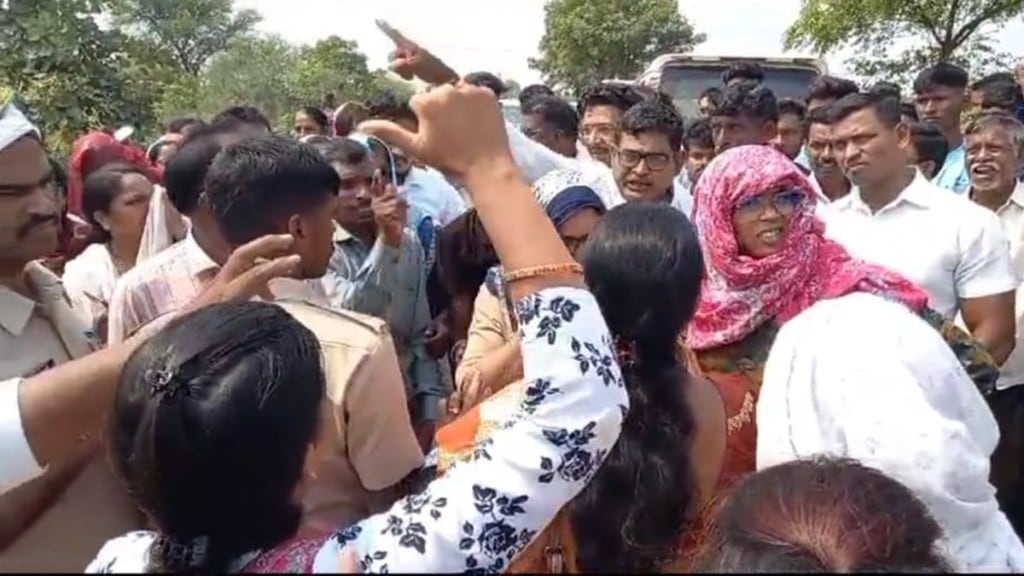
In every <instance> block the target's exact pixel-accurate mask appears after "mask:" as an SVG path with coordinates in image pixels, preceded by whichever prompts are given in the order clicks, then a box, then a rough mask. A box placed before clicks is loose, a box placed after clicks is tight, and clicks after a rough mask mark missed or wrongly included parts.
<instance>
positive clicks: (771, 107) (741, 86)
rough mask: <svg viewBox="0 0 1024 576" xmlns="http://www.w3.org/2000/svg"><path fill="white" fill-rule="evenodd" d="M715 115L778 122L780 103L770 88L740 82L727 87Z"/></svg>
mask: <svg viewBox="0 0 1024 576" xmlns="http://www.w3.org/2000/svg"><path fill="white" fill-rule="evenodd" d="M714 115H715V116H725V117H729V118H737V117H740V116H746V117H748V118H753V119H755V120H772V121H775V122H778V120H779V103H778V101H776V100H775V94H774V93H773V92H772V91H771V90H770V89H769V88H767V87H765V86H762V85H761V84H754V83H753V82H739V83H737V84H733V85H732V86H729V87H727V88H726V89H725V92H724V94H723V95H722V104H721V105H720V106H718V108H716V109H715V112H714Z"/></svg>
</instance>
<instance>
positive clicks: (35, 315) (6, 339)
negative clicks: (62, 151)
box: [0, 104, 141, 572]
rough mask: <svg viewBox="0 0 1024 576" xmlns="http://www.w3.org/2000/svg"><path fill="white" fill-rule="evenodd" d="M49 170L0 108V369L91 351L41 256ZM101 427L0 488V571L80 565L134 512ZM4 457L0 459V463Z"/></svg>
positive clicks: (53, 244)
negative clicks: (65, 454) (59, 457)
mask: <svg viewBox="0 0 1024 576" xmlns="http://www.w3.org/2000/svg"><path fill="white" fill-rule="evenodd" d="M52 176H53V175H52V171H51V168H50V164H49V162H48V160H47V157H46V154H45V152H44V150H43V147H42V145H41V143H40V141H39V137H38V133H37V132H36V130H35V128H34V127H33V126H32V125H31V124H30V123H29V122H28V121H27V120H26V119H25V117H24V115H22V114H21V112H20V111H18V110H17V109H16V108H15V107H14V106H13V105H10V104H8V105H6V106H4V107H3V109H0V379H6V378H17V377H25V376H32V375H34V374H38V373H39V372H41V371H43V370H46V369H47V368H50V367H53V366H55V365H57V364H61V363H64V362H67V361H68V360H70V359H72V358H77V357H81V356H84V355H86V354H88V353H90V352H91V351H92V350H93V339H92V337H91V334H90V333H89V332H88V329H87V327H86V325H85V323H84V322H83V321H82V319H81V318H79V317H78V316H77V315H76V314H75V313H74V311H73V310H72V309H71V305H70V303H69V301H68V299H67V297H66V295H65V294H64V289H63V287H62V286H61V283H60V279H59V278H57V277H56V276H54V275H53V273H51V272H50V271H49V270H47V269H46V268H45V267H43V266H42V265H41V264H40V263H39V262H38V260H39V259H40V258H43V257H45V256H47V255H48V254H51V253H53V251H54V250H55V249H56V248H57V237H58V225H59V215H58V212H57V202H56V200H57V198H56V194H55V190H54V187H53V183H52ZM99 432H100V431H99V430H97V431H96V434H95V435H93V436H92V437H87V438H83V440H82V448H81V453H80V455H79V456H78V457H76V458H72V459H70V460H69V461H66V462H57V463H54V464H53V465H52V466H50V468H49V470H48V471H47V472H46V473H45V474H44V475H43V476H42V477H40V478H38V479H36V480H34V481H32V482H29V483H27V484H25V485H23V486H20V487H18V488H17V489H15V490H13V491H11V492H8V493H7V494H4V495H3V496H2V497H0V572H20V571H31V572H41V571H64V572H75V571H81V570H82V569H84V568H85V566H86V564H87V563H88V561H89V560H90V559H91V558H92V557H93V555H95V553H96V551H97V550H98V549H99V547H100V546H101V545H102V544H103V542H105V541H106V540H107V539H108V538H110V537H113V536H116V535H118V534H123V533H124V532H125V531H127V530H133V529H137V528H139V527H140V526H141V522H140V520H141V516H140V515H139V514H138V513H137V512H136V511H135V509H134V507H133V506H132V505H131V503H130V500H129V499H128V495H127V494H126V493H125V491H124V490H123V488H121V487H120V486H119V485H118V483H117V482H116V481H115V479H114V476H113V473H112V472H111V471H110V470H109V469H108V468H107V466H106V460H105V459H104V458H103V457H102V454H101V450H100V447H99V442H98V439H99V435H100V434H99ZM0 465H2V464H0Z"/></svg>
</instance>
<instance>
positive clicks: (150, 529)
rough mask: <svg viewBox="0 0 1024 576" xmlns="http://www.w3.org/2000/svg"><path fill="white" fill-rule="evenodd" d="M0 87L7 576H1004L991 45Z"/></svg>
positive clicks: (1, 495) (1008, 201)
mask: <svg viewBox="0 0 1024 576" xmlns="http://www.w3.org/2000/svg"><path fill="white" fill-rule="evenodd" d="M382 29H383V30H384V32H385V33H386V34H387V35H388V36H389V37H390V38H391V40H392V41H393V42H394V52H393V53H392V54H391V67H392V69H393V70H394V71H395V72H397V73H398V74H400V75H402V76H404V77H407V78H411V77H414V76H415V77H417V78H419V79H420V80H422V81H424V82H426V83H427V84H429V85H431V89H430V90H428V91H426V92H424V93H422V94H419V95H416V96H414V97H413V98H412V99H411V100H403V99H401V98H398V97H397V96H395V95H394V94H392V93H386V94H382V95H380V97H379V98H375V99H373V100H371V101H368V102H347V103H344V104H342V105H341V106H339V107H336V108H335V107H334V106H333V105H332V106H331V108H330V109H327V110H325V109H323V107H321V106H311V107H309V108H304V109H302V110H299V111H297V112H296V114H295V118H294V126H293V130H292V133H291V134H288V135H281V134H274V133H273V132H274V131H273V129H272V126H271V123H270V122H269V121H268V120H267V118H266V117H265V116H264V115H263V114H262V113H261V112H260V111H259V110H257V109H255V108H252V107H249V106H233V107H230V108H228V109H226V110H225V111H224V112H222V113H221V114H218V115H217V116H215V117H213V118H210V119H205V120H204V119H199V118H181V119H177V120H174V121H172V122H169V123H168V125H167V127H166V133H165V134H164V135H163V136H161V137H160V138H159V139H158V140H157V141H156V142H154V143H153V144H152V145H150V146H149V147H148V149H147V148H143V147H141V146H139V145H137V144H135V143H133V142H131V141H130V139H129V138H128V137H126V136H125V135H124V134H114V133H110V132H108V131H103V130H98V131H96V132H93V133H89V134H85V135H83V136H82V137H81V138H80V139H79V140H78V141H77V142H76V143H75V145H74V146H73V149H72V153H71V156H70V158H69V160H68V162H67V163H66V165H62V164H61V163H58V162H55V161H53V160H52V159H51V158H50V156H48V154H47V149H46V146H45V135H44V134H42V133H41V132H40V130H39V129H37V127H35V126H33V124H32V123H31V122H30V120H29V119H28V118H26V117H25V116H24V115H23V114H22V113H21V112H20V111H19V110H18V109H17V108H16V107H14V106H13V105H8V106H6V107H4V108H3V109H2V110H0V571H2V572H53V571H63V572H80V571H82V570H85V571H87V572H101V573H107V572H130V573H141V572H190V573H204V574H205V573H211V574H212V573H224V572H250V573H253V572H255V573H260V572H343V573H352V572H463V571H465V572H474V573H484V572H486V573H495V572H514V573H515V572H529V573H558V572H625V571H631V572H640V571H642V572H690V571H702V572H723V573H750V572H781V571H794V572H851V571H887V572H948V571H968V572H1024V545H1022V543H1021V538H1020V534H1021V531H1022V530H1024V494H1022V490H1024V478H1022V455H1024V396H1022V392H1021V391H1022V390H1024V345H1021V344H1020V340H1019V339H1020V338H1021V337H1022V336H1024V303H1018V302H1017V300H1018V298H1017V294H1018V291H1019V288H1020V286H1021V280H1022V277H1024V252H1022V250H1021V244H1022V242H1024V183H1022V182H1024V125H1022V123H1021V122H1022V120H1024V88H1022V86H1024V62H1022V63H1021V65H1020V66H1018V68H1017V69H1016V70H1015V71H1014V72H1012V73H1001V74H993V75H991V76H986V77H984V78H982V79H980V80H977V81H974V82H973V83H972V82H971V79H970V77H969V75H968V73H967V72H966V71H965V70H963V69H961V68H959V67H957V66H954V65H951V64H947V63H939V64H936V65H934V66H932V67H929V68H927V69H925V70H923V71H921V72H920V74H919V75H918V76H917V78H916V81H915V82H914V85H913V94H912V95H910V96H909V97H908V99H907V100H904V99H903V97H902V94H901V93H900V89H899V87H898V86H895V85H893V84H890V83H880V84H877V85H875V86H872V87H870V88H868V89H862V88H861V87H859V86H858V85H857V84H856V83H854V82H852V81H850V80H846V79H843V78H837V77H833V76H821V77H819V78H817V79H816V80H814V82H813V83H812V84H811V85H810V86H809V87H808V91H807V95H806V98H805V99H803V100H799V101H798V100H793V99H777V98H776V97H775V95H774V94H773V93H772V91H771V90H770V89H769V88H768V87H767V86H765V84H764V80H765V78H764V73H763V71H762V70H761V69H760V68H758V67H757V66H756V65H755V64H750V63H739V64H736V65H734V66H733V67H731V68H730V69H729V70H728V71H726V73H725V74H724V75H723V78H722V84H721V85H720V86H713V87H708V89H707V90H706V91H705V92H704V93H703V94H702V95H701V97H700V100H699V110H700V116H701V117H699V118H693V119H689V120H684V119H683V118H682V117H681V116H680V114H679V112H678V111H677V109H676V107H675V105H674V103H673V101H672V100H671V98H669V97H668V96H666V95H664V94H662V93H660V92H658V91H657V90H654V89H650V88H646V87H643V86H636V85H625V84H621V83H614V84H613V83H603V84H599V85H596V86H594V87H593V88H591V89H589V90H587V91H586V92H585V93H583V94H582V95H581V96H580V97H579V99H578V102H577V104H576V105H575V106H573V105H572V104H570V103H569V102H568V101H566V100H565V99H563V98H561V97H559V96H558V95H556V94H555V93H554V91H552V90H551V89H549V88H547V87H546V86H541V85H535V86H530V87H527V88H526V89H524V90H523V91H522V94H521V95H520V100H521V112H522V123H521V125H518V126H516V125H512V124H509V123H508V122H507V121H505V120H504V119H503V117H502V114H501V111H500V106H499V103H498V99H499V98H500V97H501V96H502V92H503V90H504V88H503V86H502V85H501V82H500V80H498V79H497V78H496V77H494V76H493V75H490V74H487V73H473V74H469V75H465V76H462V75H460V74H458V73H457V72H456V71H454V70H453V69H452V68H450V67H449V66H448V65H446V64H445V63H444V62H443V61H442V60H441V59H440V58H438V57H437V56H436V55H434V54H433V53H431V52H430V51H429V50H427V49H425V48H424V47H422V46H420V45H418V44H417V43H415V42H414V41H412V40H410V39H408V38H406V37H405V36H403V35H402V34H401V33H400V32H398V31H396V30H394V29H392V28H390V27H387V26H382Z"/></svg>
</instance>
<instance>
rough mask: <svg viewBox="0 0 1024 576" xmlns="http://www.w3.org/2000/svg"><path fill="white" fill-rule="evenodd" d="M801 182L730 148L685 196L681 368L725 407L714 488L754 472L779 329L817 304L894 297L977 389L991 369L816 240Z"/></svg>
mask: <svg viewBox="0 0 1024 576" xmlns="http://www.w3.org/2000/svg"><path fill="white" fill-rule="evenodd" d="M816 202H817V197H816V195H815V194H814V191H813V188H812V187H811V185H810V183H809V182H808V180H807V178H806V177H805V176H804V175H803V173H802V172H800V170H799V169H798V168H797V167H796V165H795V164H794V163H793V162H792V161H791V160H789V159H788V158H786V157H785V156H784V155H782V154H781V153H779V152H777V151H776V150H774V149H772V148H770V147H767V146H741V147H738V148H733V149H731V150H729V151H727V152H725V153H723V154H721V155H720V156H718V157H717V158H716V159H715V160H713V161H712V162H711V164H709V165H708V167H707V168H706V169H705V171H704V174H703V175H702V176H701V179H700V182H699V183H698V184H697V186H696V189H695V193H694V210H693V220H694V225H695V226H696V228H697V231H698V235H699V237H700V241H701V246H702V248H703V250H704V259H705V267H706V275H705V278H704V282H703V284H702V287H701V300H700V304H699V306H698V309H697V313H696V314H695V315H694V318H693V320H692V321H691V322H690V324H689V327H688V330H687V332H686V334H685V340H686V347H687V349H688V355H689V356H690V361H691V362H690V369H691V371H693V372H695V373H697V374H699V375H703V376H705V377H707V378H709V379H711V380H712V381H713V382H714V383H715V385H716V386H717V387H718V390H719V393H720V394H721V395H722V399H723V402H724V404H725V409H726V418H727V429H728V440H727V450H726V457H725V462H724V464H723V469H722V473H721V476H720V485H728V484H731V483H732V481H734V480H736V479H737V478H738V477H739V476H741V475H743V474H746V473H748V472H752V471H753V470H754V468H755V448H756V428H755V424H754V418H755V406H756V404H757V400H758V394H759V392H760V388H761V382H762V377H763V370H764V365H765V362H766V360H767V358H768V352H769V350H770V349H771V346H772V343H773V342H774V339H775V336H776V334H777V333H778V330H779V328H780V327H781V326H782V325H783V324H785V323H786V322H788V321H789V320H791V319H793V318H794V317H796V316H797V315H799V314H800V313H801V312H803V311H804V310H806V309H808V308H810V307H811V306H812V305H814V304H815V303H816V302H818V301H820V300H826V299H833V298H840V297H843V296H845V295H848V294H851V293H856V292H864V293H869V294H874V295H877V296H881V297H883V298H885V299H887V300H891V301H895V302H899V303H901V304H902V305H904V306H905V307H907V308H909V309H910V310H912V311H913V312H915V313H917V314H918V315H920V316H921V317H922V318H923V319H925V320H926V321H928V322H929V323H930V324H932V325H933V326H934V327H935V328H937V329H939V330H940V331H941V332H942V335H943V337H944V338H945V339H946V340H947V342H949V343H950V345H951V347H952V348H953V351H954V352H955V353H956V355H957V357H958V358H959V359H960V360H961V363H962V364H964V365H965V367H966V368H967V371H968V374H970V375H971V377H972V379H974V381H975V383H976V384H977V385H978V387H979V388H981V389H982V391H983V392H984V391H985V390H990V389H992V388H993V387H994V384H995V379H996V378H997V377H998V368H997V367H996V365H995V363H994V361H993V360H992V358H991V356H989V355H988V353H987V352H986V351H985V350H984V349H983V348H982V347H981V345H980V344H978V343H977V342H976V341H974V340H973V339H971V338H970V337H969V336H968V335H967V334H965V333H964V332H962V331H960V330H959V329H957V328H956V327H955V326H954V325H952V324H951V323H949V322H948V321H945V320H944V319H943V318H942V317H941V316H939V315H937V314H935V313H934V312H932V311H930V310H929V309H928V308H927V304H928V295H927V294H926V293H925V292H924V291H923V290H922V289H920V288H918V287H917V286H915V285H914V284H913V283H911V282H910V281H908V280H906V279H905V278H903V277H902V276H900V275H899V274H897V273H895V272H891V271H889V270H886V269H884V268H881V267H879V266H875V265H872V264H868V263H865V262H862V261H860V260H856V259H854V258H852V257H851V256H850V255H849V254H848V253H847V252H846V250H845V249H844V248H843V247H842V246H840V245H839V244H837V243H835V242H834V241H832V240H829V239H827V238H825V235H824V231H825V226H824V224H823V223H822V221H821V220H819V219H818V218H817V217H816V216H815V214H814V208H815V204H816Z"/></svg>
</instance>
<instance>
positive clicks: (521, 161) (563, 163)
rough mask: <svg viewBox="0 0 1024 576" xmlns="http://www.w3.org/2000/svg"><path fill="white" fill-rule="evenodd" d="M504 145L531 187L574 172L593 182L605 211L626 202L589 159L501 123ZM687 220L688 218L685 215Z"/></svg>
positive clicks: (609, 178) (604, 168) (608, 170)
mask: <svg viewBox="0 0 1024 576" xmlns="http://www.w3.org/2000/svg"><path fill="white" fill-rule="evenodd" d="M505 130H506V132H507V133H508V144H509V148H510V149H511V150H512V158H513V159H514V160H515V162H516V165H517V166H519V170H520V171H521V172H522V173H523V177H524V178H525V179H526V181H527V182H529V183H530V184H531V185H532V184H534V183H535V182H537V180H540V179H541V178H542V177H543V176H544V175H546V174H547V173H549V172H551V171H553V170H576V171H578V172H579V173H580V174H582V175H583V180H585V181H587V182H594V183H595V184H594V185H593V186H592V188H593V189H594V191H595V192H596V193H597V194H598V195H599V196H601V200H603V201H604V205H605V206H607V207H608V208H609V209H611V208H614V207H615V206H618V205H619V204H624V203H625V202H626V199H625V198H623V197H622V194H621V193H620V192H619V185H618V183H616V182H615V175H614V174H613V173H612V169H611V168H609V167H607V166H605V165H604V164H602V163H600V162H598V161H596V160H592V159H590V158H589V157H579V158H569V157H568V156H562V155H561V154H559V153H557V152H555V151H553V150H551V149H549V148H548V147H547V146H544V145H543V144H538V143H537V142H534V141H533V140H530V139H529V138H527V137H526V136H525V135H524V134H523V133H522V132H520V131H519V129H518V128H516V127H515V126H513V125H512V124H509V123H508V122H506V123H505ZM687 216H689V214H687Z"/></svg>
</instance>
